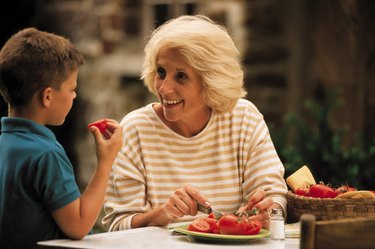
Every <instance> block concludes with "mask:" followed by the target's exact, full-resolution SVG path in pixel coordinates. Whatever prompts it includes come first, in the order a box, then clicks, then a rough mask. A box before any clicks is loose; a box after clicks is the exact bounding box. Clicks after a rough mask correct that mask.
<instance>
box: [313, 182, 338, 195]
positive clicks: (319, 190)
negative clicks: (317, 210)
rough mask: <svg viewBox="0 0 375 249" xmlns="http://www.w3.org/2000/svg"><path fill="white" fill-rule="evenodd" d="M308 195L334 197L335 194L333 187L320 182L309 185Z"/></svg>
mask: <svg viewBox="0 0 375 249" xmlns="http://www.w3.org/2000/svg"><path fill="white" fill-rule="evenodd" d="M309 196H311V197H315V198H335V197H336V196H337V194H336V193H335V191H334V190H333V188H331V187H329V186H327V185H324V184H321V183H320V184H315V185H312V186H311V187H310V191H309Z"/></svg>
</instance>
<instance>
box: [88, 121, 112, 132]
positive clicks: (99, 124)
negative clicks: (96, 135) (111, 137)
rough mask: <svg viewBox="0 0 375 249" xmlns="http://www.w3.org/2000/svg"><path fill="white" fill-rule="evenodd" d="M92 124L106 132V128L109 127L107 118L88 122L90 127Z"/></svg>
mask: <svg viewBox="0 0 375 249" xmlns="http://www.w3.org/2000/svg"><path fill="white" fill-rule="evenodd" d="M91 126H96V127H97V128H98V129H99V131H100V132H101V133H104V132H105V130H106V129H107V121H105V120H100V121H96V122H93V123H90V124H88V127H89V128H90V127H91Z"/></svg>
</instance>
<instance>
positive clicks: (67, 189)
mask: <svg viewBox="0 0 375 249" xmlns="http://www.w3.org/2000/svg"><path fill="white" fill-rule="evenodd" d="M35 176H36V177H35V179H34V186H35V189H36V190H37V191H38V192H39V195H40V197H41V198H42V200H43V202H44V203H46V205H47V207H48V209H49V210H50V211H54V210H56V209H59V208H61V207H64V206H66V205H67V204H69V203H71V202H72V201H74V200H76V199H77V198H79V197H80V192H79V189H78V186H77V183H76V181H75V177H74V171H73V166H72V165H71V163H70V162H69V159H68V158H67V156H66V155H65V154H61V153H60V152H57V151H48V152H45V153H44V154H43V155H42V156H41V158H40V160H39V161H38V170H37V173H36V175H35Z"/></svg>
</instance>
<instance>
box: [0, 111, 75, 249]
mask: <svg viewBox="0 0 375 249" xmlns="http://www.w3.org/2000/svg"><path fill="white" fill-rule="evenodd" d="M1 132H2V134H1V136H0V248H1V249H6V248H36V242H37V241H42V240H50V239H58V238H66V236H65V235H64V234H63V233H62V231H61V230H60V229H59V227H58V226H57V224H56V223H55V221H54V220H53V218H52V216H51V212H52V211H54V210H57V209H59V208H61V207H64V206H66V205H67V204H69V203H71V202H72V201H74V200H76V199H77V198H79V197H80V192H79V189H78V186H77V184H76V182H75V178H74V172H73V167H72V165H71V163H70V161H69V159H68V157H67V156H66V153H65V151H64V149H63V147H62V146H61V145H60V144H59V143H58V142H57V140H56V137H55V135H54V134H53V133H52V131H51V130H50V129H48V128H47V127H45V126H43V125H40V124H37V123H35V122H33V121H31V120H28V119H23V118H9V117H3V118H2V119H1Z"/></svg>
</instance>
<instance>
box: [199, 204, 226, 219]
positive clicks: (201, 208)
mask: <svg viewBox="0 0 375 249" xmlns="http://www.w3.org/2000/svg"><path fill="white" fill-rule="evenodd" d="M206 204H208V203H206ZM197 207H198V211H201V212H202V213H206V214H211V213H212V214H213V215H214V217H215V219H220V218H221V216H223V215H224V214H223V213H222V212H220V211H219V210H217V209H213V208H212V206H210V207H208V208H206V207H205V206H203V205H202V204H200V203H197Z"/></svg>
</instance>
